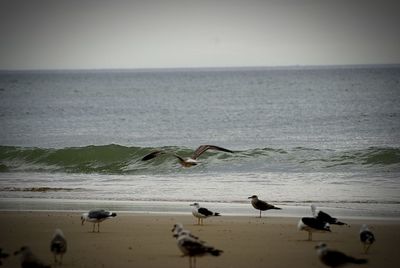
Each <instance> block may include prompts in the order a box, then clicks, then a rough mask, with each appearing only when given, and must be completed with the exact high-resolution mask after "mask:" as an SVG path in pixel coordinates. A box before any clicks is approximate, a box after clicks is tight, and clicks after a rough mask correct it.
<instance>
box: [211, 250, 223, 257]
mask: <svg viewBox="0 0 400 268" xmlns="http://www.w3.org/2000/svg"><path fill="white" fill-rule="evenodd" d="M207 252H208V253H210V254H211V255H213V256H219V255H221V253H223V251H222V250H219V249H215V248H208V249H207Z"/></svg>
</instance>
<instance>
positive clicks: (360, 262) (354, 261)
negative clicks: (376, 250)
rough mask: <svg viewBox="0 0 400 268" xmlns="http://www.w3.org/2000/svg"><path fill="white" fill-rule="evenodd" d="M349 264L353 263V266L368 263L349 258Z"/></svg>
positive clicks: (363, 260)
mask: <svg viewBox="0 0 400 268" xmlns="http://www.w3.org/2000/svg"><path fill="white" fill-rule="evenodd" d="M349 262H351V263H354V264H365V263H367V262H368V260H367V259H356V258H353V257H351V259H350V260H349Z"/></svg>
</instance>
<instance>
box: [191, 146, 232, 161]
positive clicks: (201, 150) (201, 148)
mask: <svg viewBox="0 0 400 268" xmlns="http://www.w3.org/2000/svg"><path fill="white" fill-rule="evenodd" d="M207 150H216V151H223V152H227V153H233V151H231V150H228V149H225V148H222V147H219V146H215V145H200V146H199V148H197V149H196V151H194V153H193V155H192V158H193V159H196V158H198V157H199V156H200V155H201V154H203V153H204V152H205V151H207Z"/></svg>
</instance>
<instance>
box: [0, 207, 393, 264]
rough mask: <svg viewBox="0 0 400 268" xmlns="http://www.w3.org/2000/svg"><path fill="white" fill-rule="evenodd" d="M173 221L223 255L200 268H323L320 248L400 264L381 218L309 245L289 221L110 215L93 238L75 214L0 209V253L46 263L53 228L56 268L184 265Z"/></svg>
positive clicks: (389, 225)
mask: <svg viewBox="0 0 400 268" xmlns="http://www.w3.org/2000/svg"><path fill="white" fill-rule="evenodd" d="M178 222H179V223H182V224H183V225H184V227H185V228H186V229H188V230H190V231H191V232H192V233H193V234H194V235H197V236H199V237H200V239H202V240H204V241H206V242H207V244H208V245H210V246H214V247H215V248H218V249H221V250H223V251H224V253H223V254H222V255H221V256H219V257H213V256H205V257H202V258H198V260H197V267H199V268H201V267H232V268H235V267H238V268H239V267H247V266H248V267H255V268H258V267H260V268H261V267H282V268H283V267H291V266H296V267H299V268H306V267H316V268H323V267H325V266H324V265H323V264H322V263H320V261H319V260H318V258H317V256H316V252H315V249H314V247H315V245H316V244H318V243H319V242H326V243H327V244H328V246H329V247H330V248H333V249H337V250H340V251H342V252H345V253H346V254H349V255H351V256H354V257H357V258H367V259H368V264H367V265H362V266H360V267H396V266H398V264H399V261H398V258H397V255H398V252H397V245H398V243H399V242H400V221H387V220H369V221H367V222H366V221H364V220H356V219H353V220H349V221H348V223H349V224H350V226H349V227H345V226H332V233H315V234H314V235H313V241H307V240H306V239H307V233H306V232H303V231H298V230H297V222H298V219H296V218H293V217H269V216H266V217H263V218H261V219H260V218H256V215H253V216H251V217H248V216H226V217H212V218H209V219H205V221H204V225H200V226H199V225H197V224H195V223H196V220H195V218H194V217H193V216H192V215H171V214H156V213H154V214H148V213H119V214H118V213H117V217H115V218H113V219H110V220H107V221H105V222H103V223H101V232H100V233H92V232H91V230H92V224H91V223H85V225H84V226H82V225H81V222H80V213H78V212H49V211H47V212H37V211H31V212H28V211H26V212H23V211H18V212H4V211H3V212H1V213H0V227H1V228H0V234H1V237H2V241H0V247H2V248H3V249H4V251H6V252H8V253H12V252H14V251H15V250H17V249H18V248H19V247H21V246H22V245H28V246H29V247H30V248H31V249H32V251H33V252H34V253H35V255H36V256H37V257H38V258H40V259H41V260H43V261H44V262H46V263H49V264H51V263H52V262H53V256H52V254H51V253H50V250H49V244H50V240H51V237H52V234H53V232H54V229H55V228H61V229H62V230H63V232H64V234H65V237H66V239H67V241H68V251H67V254H66V255H65V257H64V261H63V265H62V267H166V268H169V267H171V268H172V267H188V266H189V265H188V262H189V261H188V258H182V257H181V255H182V254H181V252H180V251H179V249H178V247H177V245H176V240H175V239H174V238H173V237H172V232H171V229H172V226H173V224H175V223H178ZM362 223H368V224H369V225H370V226H371V227H372V228H373V229H372V231H373V232H374V233H375V235H376V238H377V242H376V243H375V244H374V245H373V246H372V247H371V250H370V252H369V253H368V254H365V253H363V252H362V245H361V243H360V242H359V239H358V232H359V228H360V226H361V224H362ZM3 266H4V267H19V260H18V258H16V257H15V256H10V257H9V258H8V259H6V260H4V263H3ZM349 267H351V266H350V265H349Z"/></svg>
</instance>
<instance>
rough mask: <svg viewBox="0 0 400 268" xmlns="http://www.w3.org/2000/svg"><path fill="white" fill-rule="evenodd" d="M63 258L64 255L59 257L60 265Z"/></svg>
mask: <svg viewBox="0 0 400 268" xmlns="http://www.w3.org/2000/svg"><path fill="white" fill-rule="evenodd" d="M63 256H64V254H61V255H60V265H61V264H62V260H63Z"/></svg>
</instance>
